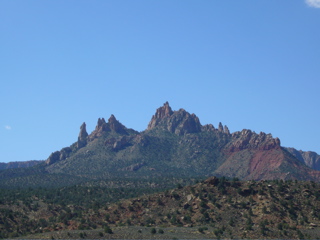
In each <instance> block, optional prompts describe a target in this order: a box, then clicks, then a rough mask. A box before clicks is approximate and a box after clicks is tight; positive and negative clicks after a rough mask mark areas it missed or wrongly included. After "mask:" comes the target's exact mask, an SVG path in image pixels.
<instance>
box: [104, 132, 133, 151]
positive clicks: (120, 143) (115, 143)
mask: <svg viewBox="0 0 320 240" xmlns="http://www.w3.org/2000/svg"><path fill="white" fill-rule="evenodd" d="M132 139H133V137H128V136H121V137H119V138H114V137H112V138H109V139H107V140H106V141H105V145H106V146H107V147H109V148H110V149H112V150H114V151H119V150H121V149H124V148H125V147H127V146H129V145H130V141H131V140H132Z"/></svg>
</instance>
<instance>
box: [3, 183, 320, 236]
mask: <svg viewBox="0 0 320 240" xmlns="http://www.w3.org/2000/svg"><path fill="white" fill-rule="evenodd" d="M319 187H320V185H319V183H314V182H298V181H282V180H274V181H258V182H255V181H238V180H237V179H233V180H229V181H228V180H226V179H225V178H220V179H219V178H216V177H211V178H209V179H207V180H205V181H202V182H200V183H198V184H195V185H191V186H186V187H182V186H181V185H178V187H177V188H175V189H173V190H167V191H164V192H160V193H155V194H152V195H144V196H140V197H135V198H131V199H127V200H122V201H121V202H118V203H114V204H112V203H111V204H110V203H106V202H104V203H103V202H100V200H99V199H104V198H106V197H107V198H108V196H110V194H114V193H118V194H120V195H121V190H120V191H115V189H104V188H93V187H91V188H83V187H80V186H78V187H72V188H67V189H65V188H63V189H57V190H56V191H51V193H49V192H45V191H46V190H45V189H42V190H41V189H40V190H39V189H38V190H33V189H31V190H29V191H26V192H23V191H17V190H16V191H12V190H7V191H4V192H1V195H0V196H1V197H0V200H1V202H0V204H1V205H0V230H1V231H0V232H1V235H0V237H2V238H6V237H18V236H20V237H21V238H79V237H80V238H95V239H97V238H113V239H115V238H124V237H126V238H136V239H143V238H162V239H163V238H171V239H172V238H173V237H172V236H176V235H173V233H177V234H180V235H179V237H180V238H200V239H209V238H210V239H212V238H255V239H257V238H271V239H275V238H281V239H284V238H285V239H298V238H299V239H305V238H313V239H318V238H319V237H320V236H319V230H320V228H319V224H320V214H319V213H320V211H319V208H320V192H319ZM112 192H113V193H112ZM17 194H19V195H20V197H19V198H18V199H17V197H16V196H17ZM61 196H64V198H61ZM80 196H81V197H80ZM78 197H80V198H78ZM176 227H178V228H176ZM153 228H154V229H155V230H153ZM160 229H161V230H160ZM111 232H113V234H112V233H111ZM152 232H153V233H152ZM162 232H163V233H162ZM151 233H152V234H151ZM156 233H157V234H156ZM30 234H31V235H30ZM126 234H127V235H126ZM150 234H151V235H150ZM162 234H163V235H162Z"/></svg>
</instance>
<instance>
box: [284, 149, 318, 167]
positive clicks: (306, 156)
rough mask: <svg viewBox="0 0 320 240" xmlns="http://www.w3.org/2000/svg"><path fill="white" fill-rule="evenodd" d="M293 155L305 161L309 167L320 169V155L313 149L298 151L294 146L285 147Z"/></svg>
mask: <svg viewBox="0 0 320 240" xmlns="http://www.w3.org/2000/svg"><path fill="white" fill-rule="evenodd" d="M285 149H286V150H287V151H288V152H290V153H291V154H292V155H293V156H295V157H296V158H297V159H299V160H300V161H301V162H303V163H305V164H306V165H307V166H308V167H311V168H312V169H315V170H320V155H318V154H317V153H315V152H311V151H307V152H304V151H301V150H300V151H298V150H296V149H294V148H285Z"/></svg>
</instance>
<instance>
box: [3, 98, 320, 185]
mask: <svg viewBox="0 0 320 240" xmlns="http://www.w3.org/2000/svg"><path fill="white" fill-rule="evenodd" d="M308 165H309V166H311V165H310V164H308ZM309 166H307V165H306V164H305V161H302V160H301V159H300V158H299V156H298V155H297V154H295V153H294V152H292V151H290V150H289V149H287V148H283V147H281V144H280V140H279V139H278V138H273V137H272V135H271V134H266V133H263V132H261V133H259V134H257V133H255V132H253V131H251V130H248V129H244V130H242V131H237V132H233V133H230V131H229V129H228V127H227V126H223V125H222V124H221V123H219V125H218V127H217V128H216V127H214V126H213V125H212V124H209V125H201V123H200V120H199V119H198V117H197V116H196V115H195V114H190V113H188V112H187V111H186V110H184V109H179V110H178V111H173V110H172V109H171V107H170V106H169V103H167V102H166V103H165V104H164V105H163V106H162V107H160V108H158V109H157V110H156V113H155V114H154V115H153V116H152V118H151V121H150V122H149V124H148V127H147V129H146V130H145V131H143V132H138V131H135V130H133V129H130V128H127V127H125V126H124V125H123V124H121V123H120V122H119V121H118V120H117V119H116V117H115V116H114V115H111V116H110V118H109V119H108V120H107V121H106V120H105V119H104V118H99V119H98V122H97V125H96V128H95V130H94V131H93V132H91V133H90V134H88V133H87V130H86V124H85V123H83V124H82V125H81V127H80V133H79V136H78V140H77V141H76V142H75V143H73V144H72V145H71V146H69V147H65V148H63V149H61V150H60V151H56V152H54V153H52V154H51V155H50V156H49V157H48V159H47V160H46V161H45V163H42V164H39V165H37V166H35V167H33V168H30V169H26V170H21V169H19V170H11V171H10V172H7V171H4V172H1V171H0V186H2V187H15V186H16V187H18V186H19V187H24V186H25V187H28V186H43V187H48V186H52V185H54V184H55V183H56V184H57V186H63V185H70V184H71V185H72V184H79V183H81V182H88V181H99V180H101V181H108V180H110V179H113V178H124V179H127V180H130V179H132V180H135V179H153V178H164V177H166V178H172V177H176V178H180V179H184V178H185V179H186V178H189V177H202V178H203V177H210V176H213V175H215V176H226V177H230V178H233V177H237V178H239V179H243V180H263V179H265V180H266V179H284V180H288V179H292V180H293V179H298V180H313V181H319V179H320V172H319V171H317V170H315V169H312V168H310V167H309ZM312 166H313V165H312ZM35 169H36V170H35ZM37 171H38V172H39V171H40V172H41V177H39V176H40V175H39V174H37V173H35V172H37ZM64 180H65V181H64Z"/></svg>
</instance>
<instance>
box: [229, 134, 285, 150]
mask: <svg viewBox="0 0 320 240" xmlns="http://www.w3.org/2000/svg"><path fill="white" fill-rule="evenodd" d="M232 138H233V140H232V142H231V143H230V144H229V146H228V148H229V150H230V151H231V152H237V151H241V150H243V149H259V150H270V149H277V148H280V140H279V138H273V137H272V135H271V134H265V133H263V132H260V134H256V133H255V132H252V131H251V130H247V129H244V130H242V131H241V132H235V133H232Z"/></svg>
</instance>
